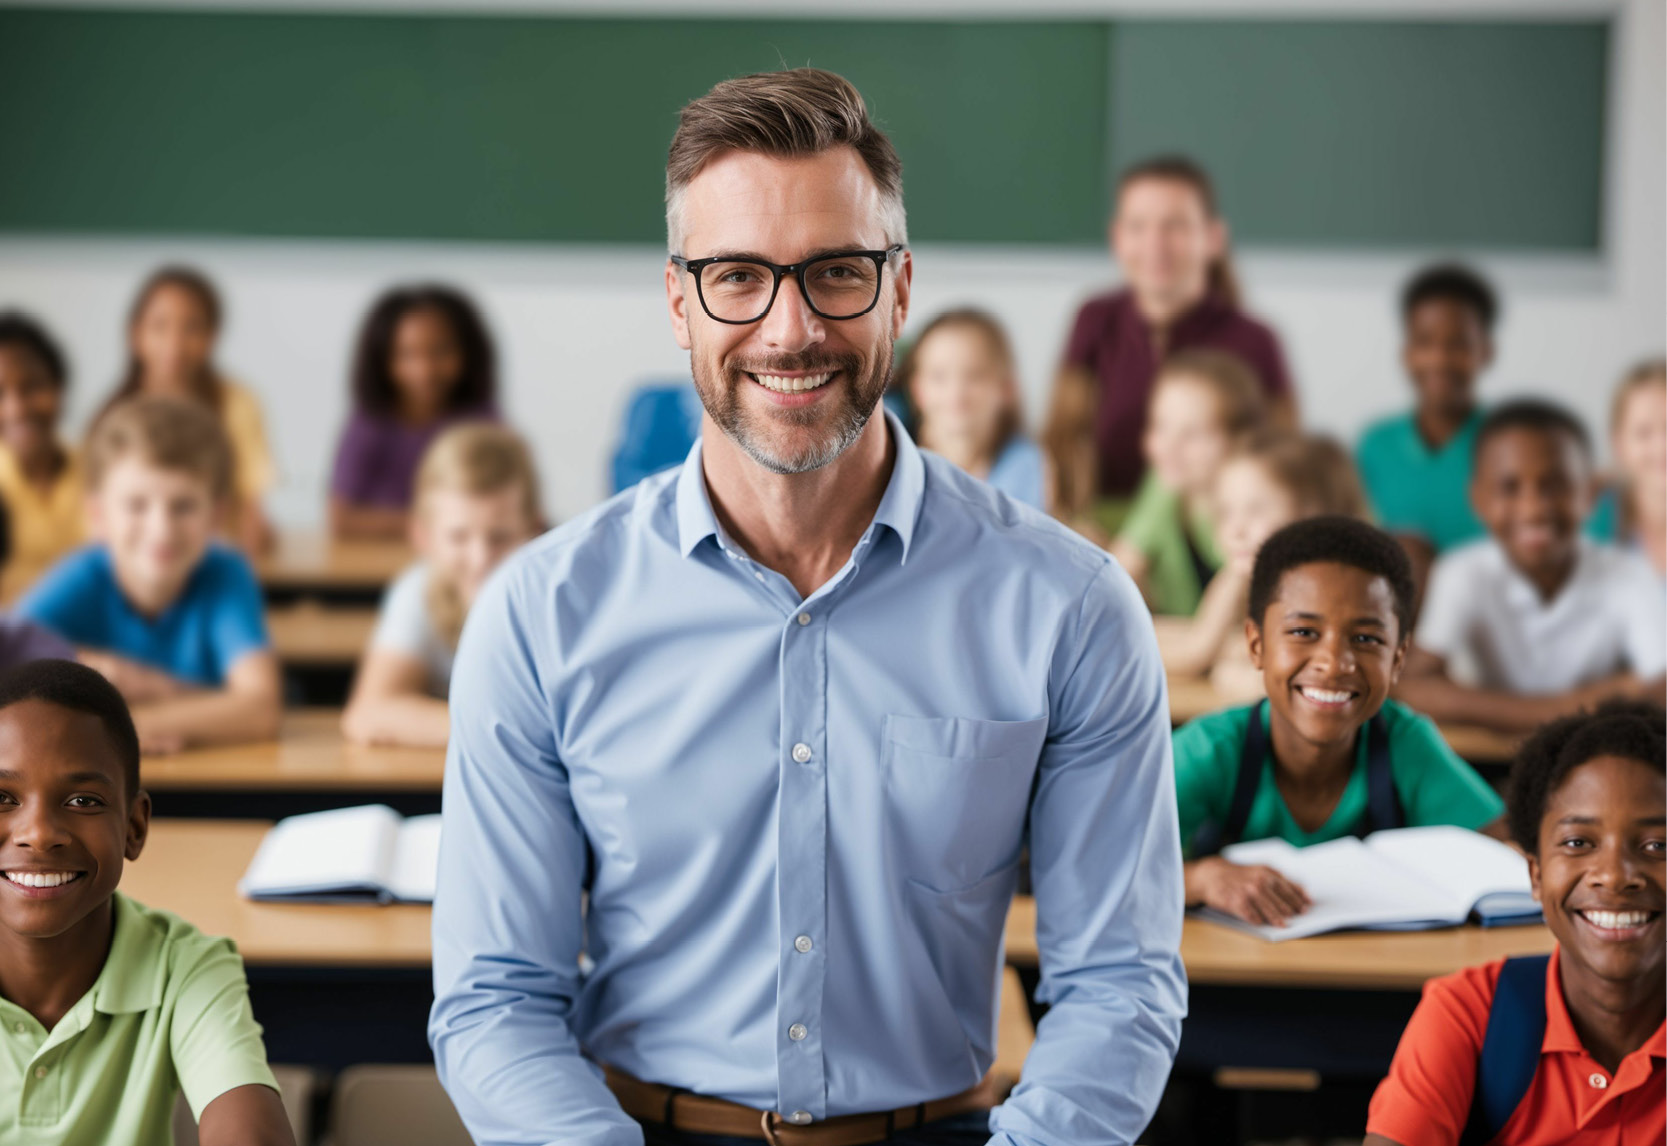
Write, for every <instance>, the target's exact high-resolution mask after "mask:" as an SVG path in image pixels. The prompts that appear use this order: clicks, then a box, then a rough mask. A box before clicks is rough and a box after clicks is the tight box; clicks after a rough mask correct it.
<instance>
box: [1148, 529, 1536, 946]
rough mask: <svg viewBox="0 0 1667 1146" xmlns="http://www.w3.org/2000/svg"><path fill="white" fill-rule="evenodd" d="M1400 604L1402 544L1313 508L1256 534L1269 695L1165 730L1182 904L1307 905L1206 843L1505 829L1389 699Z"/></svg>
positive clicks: (1407, 595) (1268, 873)
mask: <svg viewBox="0 0 1667 1146" xmlns="http://www.w3.org/2000/svg"><path fill="white" fill-rule="evenodd" d="M1411 613H1412V568H1411V566H1410V564H1409V563H1408V561H1407V556H1406V554H1405V553H1404V552H1403V551H1402V549H1401V547H1400V546H1399V545H1398V544H1396V542H1395V541H1394V540H1393V539H1392V538H1391V537H1390V536H1389V535H1388V534H1386V533H1383V532H1381V531H1380V530H1377V529H1374V528H1373V527H1372V526H1370V525H1367V524H1366V523H1365V522H1363V521H1358V520H1356V519H1354V518H1350V517H1311V518H1309V519H1307V520H1306V521H1299V522H1297V523H1296V524H1294V525H1288V526H1286V527H1285V528H1284V529H1281V530H1279V532H1277V533H1275V534H1274V535H1273V536H1272V537H1269V538H1268V539H1267V541H1266V542H1265V543H1263V545H1262V548H1261V550H1260V551H1259V552H1258V553H1257V555H1256V565H1255V568H1254V570H1253V571H1252V573H1251V578H1250V605H1249V618H1248V619H1247V620H1246V621H1245V627H1244V632H1245V640H1246V643H1247V644H1248V645H1249V646H1250V656H1251V659H1252V660H1253V661H1254V662H1255V664H1256V667H1257V668H1258V669H1260V670H1261V672H1262V678H1263V681H1264V683H1265V685H1266V688H1267V694H1268V698H1267V699H1266V700H1265V701H1259V702H1257V703H1256V704H1253V705H1250V706H1248V707H1244V708H1230V709H1227V710H1226V711H1224V712H1218V713H1214V714H1212V715H1210V716H1203V717H1199V718H1198V719H1197V720H1194V721H1192V722H1191V723H1189V724H1188V725H1186V727H1184V728H1182V729H1180V730H1179V731H1178V732H1176V733H1175V784H1176V793H1177V804H1178V808H1179V812H1180V826H1181V842H1182V846H1183V851H1184V858H1185V861H1186V862H1185V864H1184V869H1183V870H1184V873H1185V880H1186V897H1187V904H1188V905H1189V906H1191V905H1194V904H1204V905H1206V906H1209V907H1213V908H1216V909H1217V910H1219V911H1225V912H1228V913H1229V914H1232V915H1236V916H1238V917H1239V918H1241V919H1245V920H1248V921H1249V922H1251V923H1258V924H1273V925H1276V926H1278V925H1283V924H1284V923H1285V921H1286V920H1287V919H1289V918H1290V917H1291V916H1293V915H1298V914H1300V913H1301V912H1302V911H1303V910H1305V909H1306V908H1307V906H1308V898H1307V896H1306V894H1305V893H1304V892H1303V890H1302V888H1300V887H1298V886H1297V885H1296V884H1294V883H1292V882H1291V881H1289V880H1287V879H1286V878H1285V877H1283V876H1281V875H1280V874H1279V873H1278V872H1276V871H1274V870H1273V869H1272V868H1269V867H1261V866H1255V867H1250V866H1240V865H1238V864H1234V863H1231V862H1229V861H1228V860H1225V859H1223V858H1222V857H1221V856H1220V855H1219V854H1217V853H1219V852H1220V850H1221V849H1222V848H1224V847H1226V846H1227V845H1228V844H1232V843H1237V842H1239V841H1241V840H1257V839H1268V838H1270V837H1277V838H1279V839H1283V840H1285V841H1286V842H1287V843H1290V844H1294V845H1296V846H1298V847H1305V846H1307V845H1309V844H1318V843H1324V842H1325V841H1327V840H1335V839H1339V838H1341V837H1343V836H1348V835H1365V834H1367V833H1368V832H1371V831H1376V830H1378V829H1382V828H1399V827H1422V826H1425V825H1429V824H1453V825H1457V826H1459V827H1462V828H1473V829H1483V830H1488V831H1490V834H1503V831H1504V829H1503V827H1502V825H1500V824H1499V823H1498V821H1499V818H1500V813H1501V812H1502V811H1503V808H1504V805H1503V804H1501V802H1500V800H1499V797H1498V796H1497V795H1495V794H1494V792H1493V790H1492V789H1491V788H1489V787H1488V786H1487V784H1486V783H1484V782H1483V780H1482V778H1481V777H1480V776H1478V775H1477V774H1476V772H1475V771H1474V770H1473V769H1472V768H1471V767H1470V766H1469V765H1468V764H1466V763H1465V762H1464V761H1462V760H1460V759H1459V758H1458V757H1457V756H1456V755H1454V753H1453V750H1452V749H1451V748H1449V747H1448V746H1447V743H1446V741H1444V740H1443V739H1442V738H1441V734H1440V733H1439V732H1437V731H1436V729H1435V726H1434V725H1432V724H1431V723H1430V722H1429V721H1428V720H1427V719H1425V718H1424V717H1422V716H1419V715H1417V714H1416V713H1414V712H1412V711H1410V710H1409V709H1407V708H1404V707H1402V706H1401V705H1399V704H1396V703H1395V702H1394V701H1392V700H1389V699H1388V697H1389V689H1390V687H1391V686H1392V685H1393V684H1394V683H1395V678H1396V676H1397V675H1399V673H1400V670H1401V661H1402V658H1403V657H1404V656H1405V654H1406V648H1407V635H1408V634H1407V618H1408V617H1409V616H1410V615H1411ZM1252 779H1254V783H1253V784H1252V783H1251V782H1250V781H1251V780H1252ZM1386 780H1387V782H1386ZM1379 794H1381V795H1382V796H1383V797H1384V798H1382V799H1380V798H1379ZM1247 797H1248V798H1247Z"/></svg>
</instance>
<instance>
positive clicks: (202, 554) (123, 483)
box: [18, 398, 281, 752]
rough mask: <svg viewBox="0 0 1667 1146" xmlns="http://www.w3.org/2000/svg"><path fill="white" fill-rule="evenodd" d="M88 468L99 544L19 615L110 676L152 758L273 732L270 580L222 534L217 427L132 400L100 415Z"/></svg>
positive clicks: (223, 480) (57, 569)
mask: <svg viewBox="0 0 1667 1146" xmlns="http://www.w3.org/2000/svg"><path fill="white" fill-rule="evenodd" d="M85 460H86V467H87V487H88V490H89V497H88V507H89V516H90V520H91V524H92V529H93V534H94V536H95V537H96V538H98V541H97V543H95V544H93V545H90V546H88V547H86V548H84V549H81V550H78V551H77V552H75V553H73V554H71V555H70V556H68V557H66V558H64V560H63V561H61V562H59V564H58V565H56V566H54V567H53V568H52V569H51V570H50V571H49V572H48V573H47V574H46V576H45V577H43V578H42V579H41V581H40V583H39V584H37V585H36V586H35V587H34V588H33V589H32V590H30V591H29V593H28V595H27V596H25V597H24V599H23V601H22V602H21V603H20V604H19V605H18V613H19V614H20V615H21V616H24V617H27V618H29V619H30V620H33V621H37V622H39V623H40V624H42V625H44V626H46V627H47V628H49V629H52V630H53V631H54V632H56V633H58V634H59V635H60V636H62V637H64V638H65V639H66V640H68V641H70V642H71V643H72V644H74V645H76V646H77V647H79V648H81V649H82V653H81V659H82V660H83V661H84V662H85V663H87V664H89V665H92V666H93V667H94V668H96V669H98V670H99V671H100V672H102V673H104V674H105V676H107V677H109V678H110V680H111V681H112V682H113V683H114V684H115V685H116V687H117V688H119V689H120V690H121V692H122V694H123V695H124V696H125V697H126V698H127V700H128V702H129V703H130V704H132V705H133V706H134V710H133V720H134V723H135V724H136V725H138V728H139V737H140V740H141V741H143V742H144V745H145V749H146V751H152V752H169V751H177V750H179V749H180V748H183V747H185V746H187V745H190V744H207V743H216V742H228V741H240V740H261V739H267V738H270V737H272V736H275V735H276V734H277V730H278V715H279V704H280V699H281V697H280V685H279V674H278V662H277V658H276V657H274V656H273V654H272V650H271V648H270V646H269V643H268V641H267V638H266V621H265V617H264V614H263V611H262V610H263V606H262V601H261V591H260V586H259V585H258V584H257V583H256V581H255V575H254V571H253V570H251V569H250V568H249V563H248V562H247V561H246V560H244V558H243V556H242V555H241V554H239V553H237V552H236V551H235V550H233V549H230V548H227V547H225V546H223V545H219V544H216V543H215V542H214V540H213V537H214V530H215V525H216V523H217V520H218V516H219V511H220V510H221V509H222V508H223V507H224V505H225V502H226V500H227V497H228V495H229V493H230V490H231V453H230V450H229V448H228V447H227V444H226V439H225V435H224V434H223V433H222V432H221V430H220V426H219V423H218V422H217V421H216V420H215V418H214V416H213V415H212V414H210V413H209V412H208V411H207V410H206V409H204V408H203V407H202V406H201V405H199V404H197V403H195V402H190V401H187V400H184V399H179V398H131V399H128V400H127V401H125V402H122V403H120V404H118V405H117V406H115V407H114V408H112V409H111V410H110V411H109V412H107V413H106V414H104V415H103V416H102V417H101V418H100V419H99V421H98V424H97V425H96V426H94V428H93V432H92V435H91V437H90V438H89V439H88V441H87V451H86V459H85Z"/></svg>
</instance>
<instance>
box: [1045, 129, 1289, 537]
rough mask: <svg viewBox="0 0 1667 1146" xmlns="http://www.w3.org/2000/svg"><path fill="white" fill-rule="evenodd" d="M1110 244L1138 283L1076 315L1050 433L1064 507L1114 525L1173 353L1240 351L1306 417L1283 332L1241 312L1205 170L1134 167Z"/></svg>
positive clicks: (1276, 397) (1187, 165) (1285, 406)
mask: <svg viewBox="0 0 1667 1146" xmlns="http://www.w3.org/2000/svg"><path fill="white" fill-rule="evenodd" d="M1111 248H1112V253H1113V254H1114V256H1115V257H1116V259H1117V261H1118V263H1119V265H1120V266H1121V267H1122V269H1123V273H1124V276H1125V278H1126V279H1127V281H1128V286H1127V287H1126V288H1125V289H1123V290H1119V291H1116V292H1114V293H1112V294H1108V295H1104V296H1101V297H1099V298H1095V299H1091V300H1089V302H1087V303H1086V304H1085V305H1084V306H1083V308H1082V310H1081V311H1079V312H1078V313H1077V320H1076V324H1075V325H1074V326H1073V327H1072V330H1071V340H1070V342H1069V344H1068V345H1067V347H1066V350H1065V360H1064V364H1063V366H1062V368H1061V372H1060V377H1059V381H1058V383H1057V388H1056V393H1055V398H1054V408H1053V411H1052V413H1051V415H1050V418H1049V427H1048V430H1047V432H1046V433H1045V435H1044V437H1045V443H1044V444H1045V445H1046V446H1047V447H1048V449H1049V452H1050V454H1051V455H1052V460H1053V468H1054V472H1055V475H1056V476H1055V481H1056V484H1057V488H1056V490H1055V491H1054V492H1055V500H1054V505H1055V506H1057V507H1059V511H1060V515H1061V516H1062V517H1066V518H1067V519H1069V518H1072V517H1081V516H1083V515H1090V516H1091V519H1092V520H1093V521H1094V522H1095V523H1096V524H1097V525H1098V526H1099V527H1100V529H1102V530H1103V531H1105V532H1106V533H1108V534H1109V533H1113V532H1115V522H1116V519H1117V518H1118V517H1120V516H1121V511H1122V508H1123V507H1124V506H1126V504H1127V501H1128V499H1129V498H1130V497H1132V496H1133V494H1134V492H1135V489H1136V487H1137V486H1138V485H1139V484H1140V479H1141V476H1142V474H1144V473H1145V471H1146V460H1145V458H1144V457H1142V456H1141V450H1140V438H1141V432H1142V430H1143V429H1144V428H1145V425H1146V405H1147V401H1148V399H1149V398H1150V396H1151V392H1152V381H1153V379H1154V378H1155V377H1156V375H1157V372H1158V367H1159V365H1160V364H1161V363H1162V362H1163V360H1164V359H1165V358H1166V357H1168V356H1169V355H1170V354H1172V353H1174V352H1175V351H1177V350H1186V349H1191V348H1207V349H1211V350H1224V351H1227V352H1229V353H1232V354H1236V355H1238V356H1239V357H1240V358H1242V359H1244V361H1245V363H1246V365H1248V366H1249V367H1250V368H1251V370H1252V371H1253V372H1254V373H1255V375H1256V377H1257V379H1258V380H1259V381H1260V382H1261V383H1262V385H1263V387H1264V388H1265V389H1266V390H1267V393H1268V396H1269V398H1270V399H1271V400H1272V402H1273V404H1274V408H1275V416H1276V420H1278V421H1282V422H1285V423H1294V422H1295V420H1296V418H1295V400H1294V395H1293V393H1292V388H1291V379H1290V374H1289V372H1288V371H1287V370H1286V367H1285V356H1284V354H1283V353H1282V352H1281V350H1280V347H1279V339H1278V338H1277V337H1276V336H1275V335H1274V333H1273V331H1271V330H1269V329H1268V328H1267V327H1266V326H1264V325H1262V324H1261V323H1260V322H1257V321H1256V320H1255V319H1253V318H1251V317H1250V316H1248V315H1247V314H1245V313H1244V311H1242V310H1241V309H1239V300H1238V288H1237V284H1236V283H1235V281H1234V279H1233V272H1232V266H1231V263H1230V261H1229V256H1228V250H1227V227H1226V224H1225V223H1224V222H1223V221H1222V220H1221V219H1220V218H1219V217H1218V216H1217V215H1216V211H1215V196H1214V191H1213V189H1212V188H1211V185H1210V181H1209V177H1208V176H1207V175H1205V174H1204V172H1203V171H1202V170H1201V169H1200V168H1198V167H1197V166H1196V165H1194V164H1193V163H1192V162H1191V161H1189V160H1186V159H1178V158H1166V159H1157V160H1151V161H1149V162H1146V163H1142V164H1140V165H1139V166H1137V167H1134V168H1131V169H1130V170H1129V171H1127V172H1125V173H1124V175H1123V178H1122V181H1121V183H1120V185H1119V189H1118V197H1117V212H1116V215H1115V217H1114V218H1113V219H1112V224H1111Z"/></svg>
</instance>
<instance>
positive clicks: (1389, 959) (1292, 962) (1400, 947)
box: [1007, 896, 1552, 991]
mask: <svg viewBox="0 0 1667 1146" xmlns="http://www.w3.org/2000/svg"><path fill="white" fill-rule="evenodd" d="M1551 947H1552V938H1551V932H1550V931H1548V930H1546V928H1545V927H1543V926H1537V927H1496V928H1488V929H1484V928H1481V927H1453V928H1446V929H1443V930H1440V931H1402V932H1395V931H1350V932H1339V933H1336V934H1332V935H1316V936H1313V937H1312V938H1309V939H1293V940H1289V941H1287V942H1285V943H1269V942H1267V941H1266V940H1264V939H1260V938H1258V937H1256V936H1254V935H1249V934H1246V933H1245V932H1242V931H1235V930H1234V929H1233V928H1231V927H1226V926H1223V925H1222V924H1219V923H1212V922H1210V921H1209V920H1207V919H1198V918H1195V917H1192V916H1188V917H1187V921H1186V923H1185V924H1184V925H1183V927H1182V930H1181V959H1182V961H1183V962H1185V963H1186V966H1187V979H1188V981H1189V982H1191V983H1194V984H1215V985H1223V986H1244V987H1251V986H1268V987H1295V988H1309V989H1313V988H1323V989H1331V990H1365V991H1416V990H1418V989H1419V988H1421V987H1422V986H1423V985H1424V983H1425V982H1426V981H1427V980H1429V979H1433V978H1435V977H1437V976H1439V975H1446V974H1450V973H1451V972H1453V971H1457V970H1459V969H1460V968H1461V967H1470V966H1473V965H1475V964H1477V963H1486V962H1489V961H1490V960H1493V959H1498V958H1501V957H1503V956H1506V955H1525V954H1539V953H1542V952H1546V951H1550V950H1551ZM1007 959H1008V961H1009V962H1011V963H1014V964H1017V965H1019V966H1034V965H1035V964H1036V960H1037V950H1036V901H1035V900H1033V899H1031V898H1030V897H1029V896H1019V897H1018V898H1017V899H1015V900H1014V901H1013V908H1012V910H1011V911H1010V912H1008V915H1007Z"/></svg>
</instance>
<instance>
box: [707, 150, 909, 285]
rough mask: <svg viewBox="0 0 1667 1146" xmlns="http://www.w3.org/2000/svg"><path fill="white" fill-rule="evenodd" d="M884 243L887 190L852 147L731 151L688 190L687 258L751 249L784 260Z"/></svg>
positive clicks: (722, 156)
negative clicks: (780, 153) (782, 153)
mask: <svg viewBox="0 0 1667 1146" xmlns="http://www.w3.org/2000/svg"><path fill="white" fill-rule="evenodd" d="M884 246H885V228H884V225H883V220H882V217H881V202H880V189H879V187H878V186H877V185H876V184H875V182H874V177H873V176H872V175H870V174H869V173H868V168H867V167H866V166H865V165H864V164H863V161H862V157H861V156H859V155H858V154H857V152H856V149H855V148H852V147H836V148H831V149H829V150H828V151H824V152H821V153H819V154H816V155H807V156H801V157H797V158H792V159H779V158H776V157H775V156H770V155H762V154H759V153H758V152H753V151H730V152H727V153H725V154H723V155H720V156H719V157H718V158H716V159H714V160H712V161H711V162H710V163H708V164H707V165H706V166H705V167H703V168H701V170H700V173H699V174H698V175H696V176H695V177H694V178H693V179H692V180H690V181H689V185H688V187H687V188H685V190H684V194H683V247H684V249H683V251H682V254H684V255H685V256H686V257H688V258H694V259H698V258H703V257H706V256H708V255H713V254H722V253H726V252H747V253H751V254H758V255H762V256H765V257H766V258H768V259H769V260H770V261H771V262H782V263H785V262H795V261H797V260H798V259H799V258H801V257H803V256H804V255H805V254H807V253H809V252H811V251H816V250H826V249H829V248H841V247H846V248H849V247H856V248H860V249H863V250H880V249H881V248H883V247H884Z"/></svg>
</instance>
